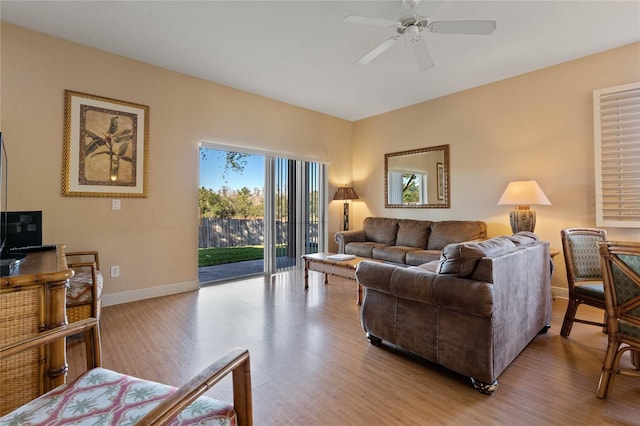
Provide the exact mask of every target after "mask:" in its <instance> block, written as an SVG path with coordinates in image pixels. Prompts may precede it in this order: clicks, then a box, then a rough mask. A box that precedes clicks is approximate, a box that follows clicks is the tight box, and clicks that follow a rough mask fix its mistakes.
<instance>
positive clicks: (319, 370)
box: [69, 271, 640, 425]
mask: <svg viewBox="0 0 640 426" xmlns="http://www.w3.org/2000/svg"><path fill="white" fill-rule="evenodd" d="M309 280H310V281H309V290H308V291H305V290H304V277H303V272H302V271H290V272H286V273H282V274H278V275H275V276H274V277H272V278H253V279H247V280H243V281H236V282H232V283H227V284H219V285H215V286H210V287H204V288H202V289H201V290H200V291H198V292H190V293H183V294H178V295H173V296H167V297H161V298H156V299H150V300H145V301H141V302H134V303H128V304H123V305H117V306H109V307H105V308H104V309H103V312H102V320H101V326H102V348H103V366H104V367H106V368H110V369H113V370H117V371H120V372H123V373H127V374H131V375H135V376H139V377H143V378H146V379H150V380H155V381H159V382H163V383H167V384H172V385H174V386H179V385H180V384H182V383H184V382H186V381H187V380H188V379H189V378H190V377H191V376H193V375H195V374H196V373H197V372H198V371H199V370H200V369H202V368H204V367H205V366H206V365H208V363H210V362H212V361H213V360H215V359H216V358H217V357H219V356H221V355H223V354H224V353H226V351H227V350H229V349H231V348H233V347H235V346H241V347H246V348H248V349H249V350H250V353H251V373H252V385H253V386H252V387H253V417H254V421H255V424H256V425H336V424H341V425H400V424H412V425H418V424H419V425H422V424H441V425H454V424H455V425H458V424H465V425H472V424H477V425H485V424H486V425H495V424H512V425H515V424H518V425H565V424H583V425H590V424H617V425H638V424H640V381H639V380H637V379H635V378H633V377H625V376H618V377H616V379H615V383H614V388H613V392H612V395H611V397H610V398H609V399H608V400H606V401H602V400H599V399H597V398H596V388H597V385H598V379H599V375H600V369H601V367H602V360H603V358H604V353H605V348H606V335H605V334H603V333H602V331H601V329H598V328H597V327H593V326H588V325H583V324H574V326H573V330H572V332H571V336H570V338H568V339H565V338H562V337H560V335H559V333H560V326H561V321H562V317H563V315H564V310H565V307H566V302H565V301H564V300H561V299H558V300H556V301H554V307H553V321H552V327H551V329H550V330H549V332H548V333H547V334H545V335H539V336H538V337H536V338H535V339H534V341H533V342H532V343H531V344H530V345H529V346H528V347H527V348H526V349H525V350H524V351H523V352H522V353H521V354H520V356H519V357H518V358H516V360H515V361H514V362H513V363H512V364H511V365H510V366H509V368H507V370H506V371H505V372H504V373H503V374H502V375H501V376H500V377H499V379H498V381H499V383H500V385H499V387H498V389H497V390H496V392H495V393H494V394H493V395H492V396H486V395H482V394H480V393H478V392H477V391H475V390H474V389H473V387H472V386H471V384H470V383H469V381H468V379H467V378H466V377H463V376H460V375H457V374H455V373H453V372H450V371H448V370H445V369H443V368H441V367H438V366H437V365H434V364H432V363H429V362H426V361H424V360H421V359H418V358H416V357H412V356H410V355H407V354H406V353H402V352H400V351H398V350H394V349H392V348H390V347H388V346H383V347H374V346H371V345H370V344H369V343H368V341H367V339H366V338H365V336H364V333H363V331H362V329H361V328H360V319H359V313H358V306H357V305H356V304H355V291H356V290H355V283H354V282H353V281H348V280H345V279H341V278H338V277H331V278H330V279H329V284H328V285H326V286H325V285H324V284H323V280H322V275H321V274H319V273H315V272H311V273H310V277H309ZM578 312H579V314H581V315H582V316H590V317H592V318H593V319H599V318H601V315H602V314H601V311H598V310H596V309H593V308H589V307H580V308H579V310H578ZM81 352H82V349H81V345H80V344H79V343H78V342H72V343H71V344H70V350H69V355H70V364H71V374H70V375H71V376H74V375H76V374H77V371H78V369H79V363H84V361H83V355H82V353H81ZM623 362H624V364H625V365H626V366H630V362H629V359H628V356H625V358H624V360H623ZM230 389H231V386H230V380H227V381H225V382H223V383H221V384H220V385H218V386H216V387H215V388H214V389H213V390H211V391H210V392H209V393H208V395H209V396H212V397H214V398H219V399H230V398H231V390H230Z"/></svg>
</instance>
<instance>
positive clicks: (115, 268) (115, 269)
mask: <svg viewBox="0 0 640 426" xmlns="http://www.w3.org/2000/svg"><path fill="white" fill-rule="evenodd" d="M119 276H120V267H119V266H118V265H115V266H112V267H111V278H118V277H119Z"/></svg>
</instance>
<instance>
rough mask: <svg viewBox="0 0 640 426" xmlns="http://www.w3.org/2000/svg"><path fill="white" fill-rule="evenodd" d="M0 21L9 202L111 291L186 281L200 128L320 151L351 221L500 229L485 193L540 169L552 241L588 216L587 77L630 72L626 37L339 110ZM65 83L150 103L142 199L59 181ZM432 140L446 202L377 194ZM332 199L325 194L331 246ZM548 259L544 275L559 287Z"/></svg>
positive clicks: (225, 137)
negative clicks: (345, 192)
mask: <svg viewBox="0 0 640 426" xmlns="http://www.w3.org/2000/svg"><path fill="white" fill-rule="evenodd" d="M1 36H2V40H1V44H0V49H1V51H0V52H1V58H0V60H1V62H0V63H1V69H0V78H1V92H0V96H1V97H0V108H1V114H0V124H1V125H2V127H1V128H2V132H3V134H4V135H5V137H6V141H7V145H8V151H9V152H8V154H9V157H10V159H11V160H10V161H11V163H10V167H9V182H10V188H9V205H10V207H11V209H13V210H25V209H42V210H44V240H45V242H46V243H50V242H63V243H66V244H67V246H68V248H69V249H70V250H76V249H86V248H92V249H97V250H99V251H100V253H101V261H102V265H103V268H102V269H103V270H105V272H108V267H109V265H116V264H117V265H120V267H121V277H120V278H118V279H109V278H108V273H107V280H106V284H105V294H107V295H111V299H110V300H112V301H114V302H117V301H124V300H133V299H136V298H140V297H147V296H152V295H156V294H161V293H162V292H163V291H166V292H172V291H175V290H180V289H185V288H193V287H194V286H195V285H196V283H197V258H196V248H197V188H198V144H199V143H200V142H201V141H209V142H218V143H224V144H228V145H234V146H240V147H253V148H257V149H261V150H268V151H274V152H279V153H284V154H286V153H290V154H292V155H293V154H299V155H304V156H306V157H307V158H309V157H313V158H317V159H318V160H321V161H326V162H329V163H330V164H331V165H330V167H329V182H330V192H329V197H330V198H331V197H332V195H333V192H334V191H335V187H336V186H340V185H343V184H347V183H351V182H353V184H354V187H355V189H356V191H357V192H358V195H359V196H360V200H359V201H356V202H353V203H352V209H351V211H352V218H351V227H352V229H353V228H358V227H359V226H360V224H361V222H362V219H363V218H364V217H366V216H368V215H378V216H393V217H406V218H417V219H422V218H424V219H432V220H444V219H481V220H485V221H486V222H487V223H488V226H489V234H490V235H491V236H494V235H500V234H506V233H509V232H510V228H509V223H508V211H509V207H508V206H497V205H496V204H495V203H496V202H497V200H498V198H499V197H500V195H501V193H502V191H503V190H504V188H505V187H506V185H507V183H508V182H509V181H510V180H520V179H536V180H537V181H538V182H539V183H540V185H541V186H542V188H543V189H544V191H545V193H546V194H547V196H548V197H549V199H550V200H551V202H552V203H553V205H552V206H539V207H537V208H536V210H537V212H538V224H537V227H536V232H537V233H538V234H539V235H540V236H541V237H542V238H543V239H546V240H549V241H550V242H551V245H552V247H555V248H560V237H559V231H560V229H562V228H565V227H569V226H594V225H595V209H594V170H593V118H592V100H591V95H592V91H593V89H596V88H602V87H609V86H614V85H618V84H624V83H629V82H632V81H638V80H640V43H636V44H633V45H629V46H625V47H622V48H619V49H614V50H611V51H608V52H604V53H601V54H598V55H593V56H590V57H586V58H582V59H579V60H575V61H572V62H568V63H565V64H561V65H558V66H554V67H550V68H546V69H543V70H540V71H536V72H532V73H529V74H525V75H522V76H518V77H514V78H511V79H507V80H503V81H500V82H497V83H493V84H489V85H486V86H482V87H479V88H475V89H471V90H467V91H464V92H460V93H457V94H454V95H450V96H447V97H443V98H440V99H436V100H433V101H429V102H424V103H421V104H418V105H414V106H411V107H407V108H403V109H400V110H397V111H393V112H390V113H387V114H382V115H379V116H376V117H372V118H369V119H366V120H361V121H358V122H356V123H350V122H347V121H343V120H339V119H336V118H332V117H329V116H326V115H322V114H319V113H315V112H311V111H308V110H304V109H301V108H297V107H294V106H291V105H287V104H283V103H279V102H276V101H273V100H269V99H266V98H262V97H259V96H255V95H251V94H248V93H246V92H242V91H238V90H234V89H230V88H228V87H224V86H220V85H217V84H213V83H209V82H205V81H202V80H199V79H195V78H192V77H188V76H185V75H182V74H178V73H174V72H171V71H167V70H164V69H160V68H157V67H153V66H150V65H147V64H144V63H140V62H136V61H133V60H130V59H126V58H122V57H119V56H115V55H111V54H108V53H105V52H101V51H98V50H95V49H91V48H87V47H84V46H81V45H77V44H73V43H69V42H66V41H63V40H60V39H56V38H52V37H48V36H45V35H42V34H39V33H36V32H32V31H28V30H25V29H22V28H19V27H15V26H12V25H9V24H4V23H3V24H2V29H1ZM65 89H70V90H76V91H80V92H86V93H91V94H94V95H99V96H104V97H109V98H114V99H122V100H127V101H131V102H135V103H140V104H144V105H149V107H150V117H151V128H150V136H151V138H150V140H151V145H150V147H151V150H150V151H151V159H150V160H151V163H150V171H151V173H150V188H151V189H150V195H149V198H147V199H122V210H120V211H112V210H111V200H110V199H106V198H73V197H62V196H61V195H60V193H61V173H62V138H63V127H62V126H63V122H62V119H63V94H64V90H65ZM390 89H391V88H390ZM352 144H353V151H352V152H350V150H349V149H348V147H349V146H351V145H352ZM440 144H449V145H450V147H451V208H450V209H385V208H384V199H383V198H384V180H383V170H384V164H383V159H384V154H385V153H387V152H396V151H403V150H407V149H413V148H420V147H425V146H432V145H440ZM352 158H353V159H354V161H352ZM356 159H357V161H355V160H356ZM341 213H342V203H341V202H337V201H335V202H330V203H329V238H330V240H331V244H330V248H333V249H335V244H334V243H333V241H332V236H333V234H334V233H335V231H337V230H338V228H340V226H341V220H342V218H341ZM608 231H609V234H610V236H611V238H614V239H624V240H636V241H638V240H640V231H639V230H632V229H608ZM556 265H557V266H558V270H557V272H556V274H555V275H554V280H553V285H554V286H556V287H566V283H565V275H564V274H565V272H564V265H563V264H562V258H557V260H556ZM159 288H160V290H158V289H159ZM163 289H164V290H163ZM120 294H125V296H122V297H119V296H118V295H120ZM107 299H109V298H107Z"/></svg>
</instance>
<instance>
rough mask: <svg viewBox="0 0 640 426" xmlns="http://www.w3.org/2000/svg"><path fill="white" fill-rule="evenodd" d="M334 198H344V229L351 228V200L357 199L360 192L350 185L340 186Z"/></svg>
mask: <svg viewBox="0 0 640 426" xmlns="http://www.w3.org/2000/svg"><path fill="white" fill-rule="evenodd" d="M333 199H334V200H344V211H343V215H342V221H343V223H344V226H343V230H344V231H348V230H349V200H357V199H358V194H356V191H355V190H354V189H353V188H352V187H350V186H346V185H345V186H344V187H343V188H338V190H337V191H336V195H334V196H333Z"/></svg>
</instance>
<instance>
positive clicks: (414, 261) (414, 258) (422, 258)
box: [404, 250, 441, 266]
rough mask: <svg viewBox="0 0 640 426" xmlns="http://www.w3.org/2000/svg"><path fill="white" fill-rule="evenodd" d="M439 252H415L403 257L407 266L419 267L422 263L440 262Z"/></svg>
mask: <svg viewBox="0 0 640 426" xmlns="http://www.w3.org/2000/svg"><path fill="white" fill-rule="evenodd" d="M440 255H441V251H440V250H416V251H410V252H409V253H407V256H406V257H405V260H404V261H405V262H406V263H407V265H412V266H419V265H422V264H423V263H428V262H431V261H434V260H435V261H438V260H440Z"/></svg>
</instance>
